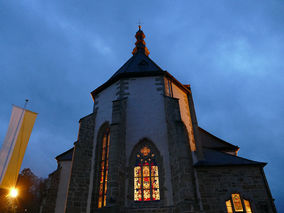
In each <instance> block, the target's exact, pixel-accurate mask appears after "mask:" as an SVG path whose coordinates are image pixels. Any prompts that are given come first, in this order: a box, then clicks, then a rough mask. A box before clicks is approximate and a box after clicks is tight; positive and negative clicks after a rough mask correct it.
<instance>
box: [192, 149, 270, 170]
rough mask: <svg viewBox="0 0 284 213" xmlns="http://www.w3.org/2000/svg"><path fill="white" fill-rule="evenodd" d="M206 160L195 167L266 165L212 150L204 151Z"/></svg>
mask: <svg viewBox="0 0 284 213" xmlns="http://www.w3.org/2000/svg"><path fill="white" fill-rule="evenodd" d="M203 152H204V159H205V160H201V161H198V162H197V163H195V164H194V166H195V167H200V166H247V165H257V166H265V165H266V163H264V162H258V161H253V160H248V159H246V158H242V157H238V156H235V155H230V154H227V153H224V152H218V151H215V150H211V149H206V148H205V149H203Z"/></svg>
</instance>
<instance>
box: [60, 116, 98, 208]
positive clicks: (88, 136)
mask: <svg viewBox="0 0 284 213" xmlns="http://www.w3.org/2000/svg"><path fill="white" fill-rule="evenodd" d="M95 118H96V112H94V113H92V114H90V115H88V116H86V117H84V118H82V119H81V120H80V121H79V122H80V129H79V135H78V141H77V142H76V143H75V146H74V153H73V162H72V169H71V177H70V183H69V189H68V197H67V204H66V210H65V212H66V213H83V212H86V209H87V199H88V191H89V183H90V172H91V160H92V150H93V141H94V130H95Z"/></svg>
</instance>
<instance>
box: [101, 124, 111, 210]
mask: <svg viewBox="0 0 284 213" xmlns="http://www.w3.org/2000/svg"><path fill="white" fill-rule="evenodd" d="M109 140H110V132H109V129H107V130H106V131H105V134H104V136H103V140H102V150H101V153H102V155H101V159H100V170H99V198H98V208H102V207H104V206H106V193H107V177H108V152H109Z"/></svg>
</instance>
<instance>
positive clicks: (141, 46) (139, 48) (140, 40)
mask: <svg viewBox="0 0 284 213" xmlns="http://www.w3.org/2000/svg"><path fill="white" fill-rule="evenodd" d="M138 27H139V30H138V31H137V32H136V35H135V37H136V39H137V41H136V42H135V45H136V47H135V48H134V49H133V51H132V54H133V55H135V54H136V53H138V52H142V53H144V54H145V55H146V56H148V55H149V54H150V52H149V50H148V48H147V47H146V43H145V41H144V38H145V34H144V33H143V31H142V30H141V25H139V26H138Z"/></svg>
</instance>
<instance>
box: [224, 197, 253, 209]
mask: <svg viewBox="0 0 284 213" xmlns="http://www.w3.org/2000/svg"><path fill="white" fill-rule="evenodd" d="M232 202H233V205H232ZM243 206H245V210H244V208H243ZM226 207H227V212H228V213H234V212H246V213H252V210H251V206H250V202H249V201H248V200H245V199H243V202H242V199H241V196H240V194H232V199H230V200H227V201H226Z"/></svg>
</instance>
